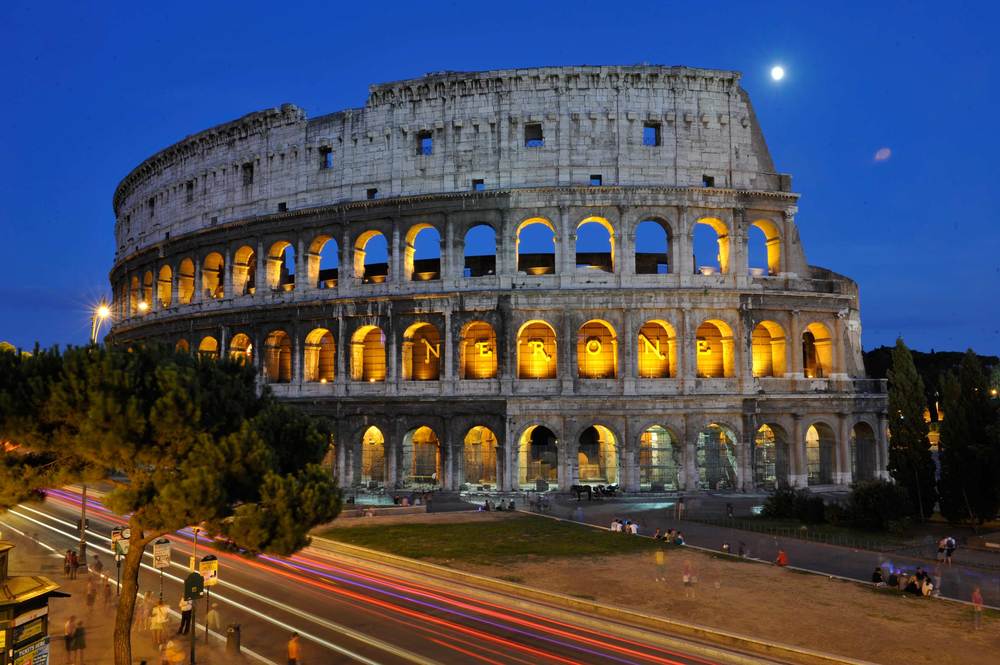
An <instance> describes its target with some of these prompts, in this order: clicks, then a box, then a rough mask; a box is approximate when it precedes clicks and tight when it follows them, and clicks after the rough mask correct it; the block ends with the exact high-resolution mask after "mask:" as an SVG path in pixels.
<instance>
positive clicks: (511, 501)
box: [507, 499, 583, 522]
mask: <svg viewBox="0 0 1000 665" xmlns="http://www.w3.org/2000/svg"><path fill="white" fill-rule="evenodd" d="M507 510H509V511H510V512H514V511H515V510H517V507H516V506H515V505H514V499H509V500H508V501H507ZM580 521H581V522H582V521H583V520H580Z"/></svg>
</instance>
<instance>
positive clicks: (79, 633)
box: [70, 621, 87, 665]
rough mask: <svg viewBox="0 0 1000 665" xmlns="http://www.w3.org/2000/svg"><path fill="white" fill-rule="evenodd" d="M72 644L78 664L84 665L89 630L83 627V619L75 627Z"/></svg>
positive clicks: (71, 639)
mask: <svg viewBox="0 0 1000 665" xmlns="http://www.w3.org/2000/svg"><path fill="white" fill-rule="evenodd" d="M70 644H71V647H72V649H73V655H74V656H75V658H76V665H83V661H84V658H85V656H84V652H85V651H86V649H87V631H86V630H84V628H83V621H77V622H76V628H74V629H73V637H72V638H70Z"/></svg>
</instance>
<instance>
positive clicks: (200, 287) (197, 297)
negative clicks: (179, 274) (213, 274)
mask: <svg viewBox="0 0 1000 665" xmlns="http://www.w3.org/2000/svg"><path fill="white" fill-rule="evenodd" d="M201 262H202V258H201V257H198V259H197V260H196V261H195V262H194V298H192V302H202V301H203V300H204V299H205V285H204V284H202V283H201ZM139 289H140V292H141V290H142V285H141V284H140V285H139Z"/></svg>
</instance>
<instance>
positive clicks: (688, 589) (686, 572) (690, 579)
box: [681, 561, 698, 600]
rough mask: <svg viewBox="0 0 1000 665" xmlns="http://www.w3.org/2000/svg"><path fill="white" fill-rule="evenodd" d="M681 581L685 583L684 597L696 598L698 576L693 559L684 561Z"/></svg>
mask: <svg viewBox="0 0 1000 665" xmlns="http://www.w3.org/2000/svg"><path fill="white" fill-rule="evenodd" d="M681 582H682V583H683V584H684V597H685V598H690V599H691V600H694V585H695V584H697V583H698V576H697V575H696V574H695V571H694V566H692V565H691V561H685V562H684V569H683V571H682V573H681Z"/></svg>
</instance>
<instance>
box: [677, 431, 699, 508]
mask: <svg viewBox="0 0 1000 665" xmlns="http://www.w3.org/2000/svg"><path fill="white" fill-rule="evenodd" d="M698 433H699V430H698V428H697V427H692V426H691V415H689V414H685V416H684V434H683V436H684V461H683V464H684V472H683V473H682V474H681V476H682V479H683V482H684V490H685V491H686V492H694V491H697V490H698V466H697V462H698V460H697V453H696V450H697V447H698Z"/></svg>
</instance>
